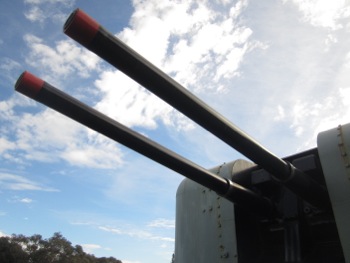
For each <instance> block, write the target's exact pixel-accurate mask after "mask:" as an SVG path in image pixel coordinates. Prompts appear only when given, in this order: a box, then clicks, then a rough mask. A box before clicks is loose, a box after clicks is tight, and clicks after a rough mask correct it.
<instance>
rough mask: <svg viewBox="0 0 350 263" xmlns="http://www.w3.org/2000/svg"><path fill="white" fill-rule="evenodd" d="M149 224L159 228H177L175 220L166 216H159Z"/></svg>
mask: <svg viewBox="0 0 350 263" xmlns="http://www.w3.org/2000/svg"><path fill="white" fill-rule="evenodd" d="M147 226H149V227H159V228H175V220H169V219H165V218H158V219H156V220H153V221H152V222H150V223H149V224H148V225H147Z"/></svg>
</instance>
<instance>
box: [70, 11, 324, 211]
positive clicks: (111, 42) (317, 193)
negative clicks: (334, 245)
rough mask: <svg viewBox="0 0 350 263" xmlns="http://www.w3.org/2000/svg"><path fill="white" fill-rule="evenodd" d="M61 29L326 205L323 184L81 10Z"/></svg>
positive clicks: (302, 193)
mask: <svg viewBox="0 0 350 263" xmlns="http://www.w3.org/2000/svg"><path fill="white" fill-rule="evenodd" d="M64 32H65V34H67V35H68V36H70V37H71V38H73V39H74V40H76V41H77V42H79V43H80V44H82V45H83V46H85V47H86V48H88V49H89V50H90V51H92V52H94V53H95V54H97V55H98V56H100V57H101V58H103V59H104V60H106V61H107V62H109V63H110V64H111V65H113V66H114V67H116V68H117V69H119V70H120V71H122V72H123V73H124V74H126V75H128V76H129V77H131V78H132V79H134V80H135V81H136V82H138V83H139V84H140V85H142V86H143V87H145V88H147V89H148V90H149V91H151V92H153V93H154V94H155V95H157V96H158V97H160V98H161V99H163V100H164V101H166V102H167V103H169V104H170V105H172V106H173V107H174V108H176V109H177V110H179V111H180V112H182V113H183V114H185V115H186V116H187V117H189V118H190V119H192V120H193V121H195V122H196V123H197V124H199V125H201V126H202V127H203V128H205V129H206V130H208V131H209V132H211V133H212V134H214V135H215V136H217V137H218V138H220V139H221V140H222V141H224V142H226V143H227V144H228V145H230V146H231V147H233V148H234V149H236V150H237V151H239V152H240V153H242V154H243V155H245V156H246V157H247V158H249V159H250V160H252V161H253V162H255V163H256V164H258V165H259V166H261V167H262V168H264V169H265V170H266V171H268V172H269V173H271V175H272V176H273V178H274V179H275V180H277V181H279V182H281V183H282V184H284V185H285V186H286V187H287V188H289V189H290V190H291V191H292V192H294V193H295V194H297V195H298V196H300V197H301V198H302V199H304V200H305V201H307V202H309V203H311V204H313V205H315V206H317V207H321V208H322V207H326V206H328V204H329V198H328V193H327V191H326V189H325V188H324V187H323V186H321V185H319V184H318V183H317V182H315V181H314V180H313V179H312V178H310V177H309V176H307V175H306V174H305V173H303V172H302V171H300V170H299V169H297V168H296V167H294V166H293V165H292V164H290V163H288V162H286V161H284V160H282V159H281V158H278V157H277V156H275V155H274V154H273V153H271V152H270V151H268V150H267V149H266V148H264V147H263V146H262V145H260V144H259V143H258V142H256V141H255V140H254V139H252V138H251V137H250V136H249V135H247V134H246V133H245V132H243V131H242V130H240V129H239V128H238V127H236V126H235V125H234V124H232V123H231V122H229V121H228V120H227V119H226V118H224V117H223V116H222V115H220V114H219V113H217V112H216V111H215V110H213V109H212V108H211V107H209V106H208V105H207V104H206V103H204V102H203V101H202V100H200V99H199V98H198V97H196V96H194V95H193V94H192V93H191V92H189V91H188V90H187V89H186V88H184V87H183V86H181V85H180V84H179V83H177V82H176V81H175V80H174V79H172V78H171V77H170V76H168V75H167V74H165V73H164V72H162V71H161V70H160V69H159V68H157V67H156V66H154V65H153V64H152V63H150V62H149V61H147V60H146V59H145V58H143V57H142V56H141V55H139V54H138V53H137V52H135V51H134V50H132V49H131V48H130V47H128V46H127V45H126V44H124V43H123V42H122V41H120V40H119V39H118V38H117V37H115V36H114V35H113V34H111V33H110V32H108V31H107V30H106V29H104V28H103V27H102V26H101V25H100V24H99V23H98V22H96V21H95V20H94V19H92V18H91V17H89V16H88V15H87V14H85V13H84V12H83V11H82V10H80V9H76V10H75V11H74V12H73V13H72V14H71V15H70V16H69V18H68V19H67V21H66V23H65V25H64Z"/></svg>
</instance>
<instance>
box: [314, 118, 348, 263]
mask: <svg viewBox="0 0 350 263" xmlns="http://www.w3.org/2000/svg"><path fill="white" fill-rule="evenodd" d="M317 144H318V151H319V155H320V159H321V163H322V168H323V172H324V176H325V179H326V184H327V188H328V192H329V196H330V200H331V203H332V207H333V212H334V217H335V220H336V224H337V228H338V233H339V237H340V241H341V243H342V247H343V252H344V257H345V261H346V262H347V263H350V124H346V125H344V126H338V128H335V129H332V130H329V131H325V132H322V133H320V134H319V135H318V138H317Z"/></svg>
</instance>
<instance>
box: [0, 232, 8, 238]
mask: <svg viewBox="0 0 350 263" xmlns="http://www.w3.org/2000/svg"><path fill="white" fill-rule="evenodd" d="M0 237H9V235H7V234H5V233H4V232H2V231H0Z"/></svg>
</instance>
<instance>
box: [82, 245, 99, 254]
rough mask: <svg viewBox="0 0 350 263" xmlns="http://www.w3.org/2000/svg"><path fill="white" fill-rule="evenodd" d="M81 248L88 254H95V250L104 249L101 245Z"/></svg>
mask: <svg viewBox="0 0 350 263" xmlns="http://www.w3.org/2000/svg"><path fill="white" fill-rule="evenodd" d="M81 246H82V247H83V249H84V252H86V253H88V254H93V252H94V251H95V250H98V249H101V248H102V247H101V246H100V245H96V244H82V245H81Z"/></svg>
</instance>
